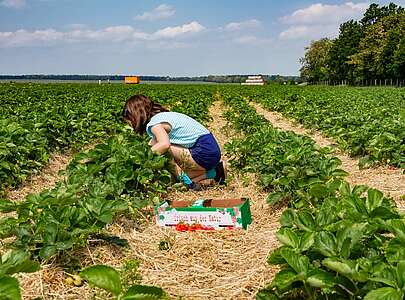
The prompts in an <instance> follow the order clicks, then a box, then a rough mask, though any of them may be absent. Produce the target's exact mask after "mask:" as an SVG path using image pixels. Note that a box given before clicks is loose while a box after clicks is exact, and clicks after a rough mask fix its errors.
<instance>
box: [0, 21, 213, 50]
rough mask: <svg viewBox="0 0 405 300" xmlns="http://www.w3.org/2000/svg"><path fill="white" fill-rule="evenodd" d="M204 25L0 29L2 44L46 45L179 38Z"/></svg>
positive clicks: (22, 45)
mask: <svg viewBox="0 0 405 300" xmlns="http://www.w3.org/2000/svg"><path fill="white" fill-rule="evenodd" d="M74 28H77V29H74ZM204 29H205V27H204V26H202V25H201V24H200V23H198V22H196V21H193V22H191V23H189V24H184V25H180V26H175V27H166V28H163V29H160V30H157V31H155V32H153V33H147V32H143V31H140V30H137V29H135V28H134V27H132V26H129V25H121V26H110V27H106V28H102V29H98V30H92V29H88V28H87V27H82V26H77V27H76V26H73V29H72V30H69V31H56V30H55V29H45V30H35V31H28V30H25V29H20V30H17V31H13V32H0V48H10V47H25V46H46V45H54V44H58V43H59V44H61V43H79V42H111V43H120V42H129V43H134V42H142V41H150V42H155V43H158V42H159V41H161V40H175V39H176V38H179V37H182V36H183V35H184V36H188V35H189V34H192V33H198V32H200V31H202V30H204ZM166 45H167V44H166ZM173 45H174V46H173ZM183 46H184V44H181V43H177V44H176V41H174V42H172V43H171V44H170V47H183Z"/></svg>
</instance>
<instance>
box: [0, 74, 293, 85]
mask: <svg viewBox="0 0 405 300" xmlns="http://www.w3.org/2000/svg"><path fill="white" fill-rule="evenodd" d="M124 77H125V76H124V75H52V74H51V75H46V74H32V75H0V80H3V81H4V80H28V81H29V80H61V81H62V80H73V81H76V80H77V81H81V80H84V81H98V80H102V81H107V80H110V81H124ZM247 77H248V75H208V76H192V77H191V76H183V77H170V76H143V75H141V76H140V79H141V81H203V82H213V83H241V82H244V81H245V80H246V79H247ZM262 77H263V79H264V80H266V81H272V82H276V83H284V82H291V81H293V82H299V80H300V78H299V77H298V76H282V75H262Z"/></svg>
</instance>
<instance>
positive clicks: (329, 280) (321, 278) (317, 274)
mask: <svg viewBox="0 0 405 300" xmlns="http://www.w3.org/2000/svg"><path fill="white" fill-rule="evenodd" d="M306 282H307V283H308V284H309V285H310V286H313V287H316V288H332V287H333V286H334V285H335V284H336V281H335V277H334V276H333V275H332V274H330V273H328V272H326V271H324V270H321V269H315V270H313V271H311V272H310V273H309V274H308V278H307V279H306Z"/></svg>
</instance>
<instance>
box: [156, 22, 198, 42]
mask: <svg viewBox="0 0 405 300" xmlns="http://www.w3.org/2000/svg"><path fill="white" fill-rule="evenodd" d="M204 29H205V27H204V26H202V25H201V24H200V23H198V22H196V21H193V22H191V23H188V24H184V25H181V26H175V27H166V28H163V29H160V30H158V31H156V32H155V33H154V34H153V38H175V37H178V36H180V35H183V34H189V33H197V32H200V31H203V30H204Z"/></svg>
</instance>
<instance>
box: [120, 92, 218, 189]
mask: <svg viewBox="0 0 405 300" xmlns="http://www.w3.org/2000/svg"><path fill="white" fill-rule="evenodd" d="M122 117H123V118H124V120H125V121H126V122H127V123H128V124H130V125H131V126H132V128H133V129H134V131H135V132H137V133H141V134H142V133H144V132H146V133H147V134H148V135H149V137H150V138H151V141H150V143H149V145H151V146H152V151H155V152H158V153H160V154H163V153H165V152H167V151H169V152H170V153H171V155H172V157H173V159H174V161H172V163H173V166H174V175H175V176H176V179H177V180H178V181H181V182H183V183H184V184H185V185H186V186H187V187H188V188H189V189H193V190H199V189H200V185H199V184H197V183H198V182H200V181H201V180H204V179H214V180H215V181H216V182H218V183H219V184H224V183H225V170H224V165H223V162H222V161H221V150H220V149H219V146H218V143H217V141H216V140H215V138H214V136H213V135H212V133H210V131H209V130H208V129H207V128H205V127H204V126H203V125H201V124H200V123H199V122H197V121H196V120H194V119H193V118H191V117H189V116H187V115H185V114H181V113H177V112H170V111H169V110H167V109H166V108H164V107H163V106H161V105H160V104H159V103H156V102H153V101H152V100H151V99H149V98H148V97H146V96H143V95H134V96H132V97H130V98H129V99H128V100H127V102H126V103H125V106H124V109H123V111H122Z"/></svg>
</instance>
